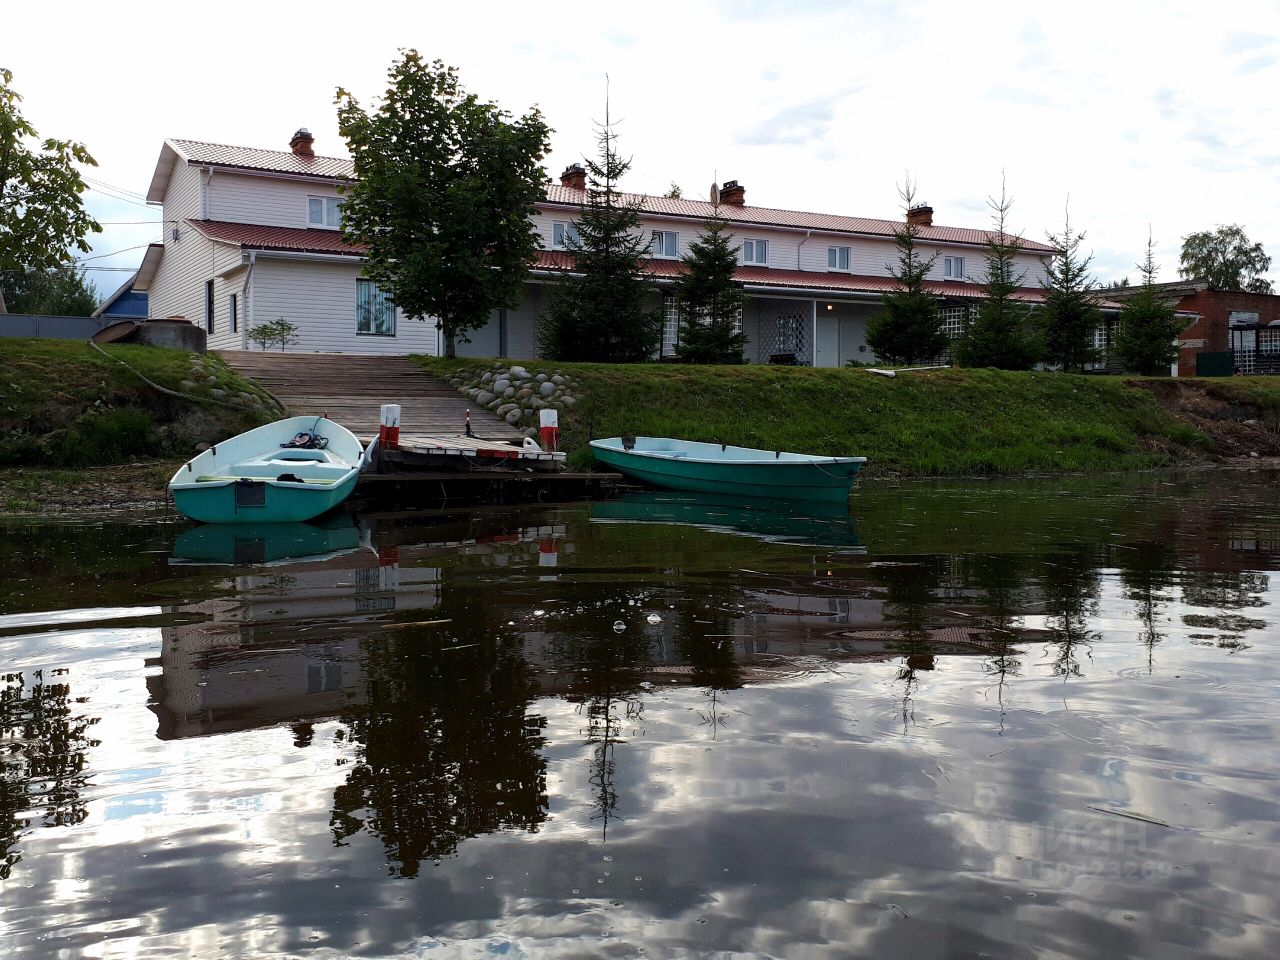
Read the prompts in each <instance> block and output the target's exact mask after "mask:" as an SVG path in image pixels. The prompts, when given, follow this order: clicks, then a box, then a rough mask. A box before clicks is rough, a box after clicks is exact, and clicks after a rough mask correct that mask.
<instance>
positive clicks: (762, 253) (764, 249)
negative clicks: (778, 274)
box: [742, 240, 769, 265]
mask: <svg viewBox="0 0 1280 960" xmlns="http://www.w3.org/2000/svg"><path fill="white" fill-rule="evenodd" d="M742 262H743V263H759V264H763V265H767V264H768V263H769V241H768V240H743V241H742Z"/></svg>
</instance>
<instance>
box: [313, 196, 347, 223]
mask: <svg viewBox="0 0 1280 960" xmlns="http://www.w3.org/2000/svg"><path fill="white" fill-rule="evenodd" d="M313 200H318V201H320V204H321V209H320V212H321V217H320V220H321V222H319V223H317V222H316V221H314V220H312V219H311V202H312V201H313ZM329 204H333V211H334V219H335V220H336V221H337V222H336V223H330V222H329ZM307 229H308V230H341V229H342V198H341V197H330V196H326V195H325V194H323V193H309V194H307Z"/></svg>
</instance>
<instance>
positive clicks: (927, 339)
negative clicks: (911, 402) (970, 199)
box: [867, 177, 947, 365]
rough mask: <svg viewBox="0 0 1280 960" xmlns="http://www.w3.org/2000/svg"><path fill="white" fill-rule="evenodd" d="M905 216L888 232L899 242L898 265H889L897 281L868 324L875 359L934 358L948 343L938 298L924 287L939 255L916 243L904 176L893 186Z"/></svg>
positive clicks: (910, 191) (911, 193)
mask: <svg viewBox="0 0 1280 960" xmlns="http://www.w3.org/2000/svg"><path fill="white" fill-rule="evenodd" d="M898 196H900V197H901V198H902V205H903V209H904V210H905V212H906V219H905V221H904V223H903V226H902V228H901V229H899V230H898V231H896V232H895V233H894V235H893V239H894V242H895V243H896V244H897V246H898V265H897V267H892V266H891V267H889V275H890V276H892V277H893V279H894V280H895V281H896V286H895V289H894V290H893V292H891V293H887V294H885V296H884V309H883V310H881V311H880V312H879V313H877V314H876V315H875V316H873V317H872V318H871V319H870V320H869V321H868V323H867V345H868V346H870V347H871V349H872V350H874V351H875V354H876V358H877V359H879V360H884V361H887V362H889V363H900V364H904V365H910V364H913V363H921V362H926V361H929V360H933V359H935V358H936V357H938V356H940V355H941V354H942V352H943V351H944V350H946V348H947V335H946V333H944V332H943V329H942V318H941V316H940V315H939V313H938V298H937V297H935V296H934V295H933V294H931V293H930V292H929V291H928V290H926V289H925V278H926V277H927V276H928V275H929V271H930V270H932V269H933V264H934V262H935V261H937V259H938V255H937V254H934V255H933V256H932V257H929V258H928V259H927V260H926V259H924V258H923V257H922V256H921V254H920V251H919V250H918V249H917V248H916V244H917V240H918V237H919V236H920V228H919V227H918V226H917V225H916V224H914V223H912V222H911V219H910V217H911V208H912V206H913V204H914V202H915V184H914V183H912V182H911V178H910V177H908V178H907V180H906V182H905V184H904V185H902V186H900V187H899V188H898Z"/></svg>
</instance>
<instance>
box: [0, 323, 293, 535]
mask: <svg viewBox="0 0 1280 960" xmlns="http://www.w3.org/2000/svg"><path fill="white" fill-rule="evenodd" d="M104 349H105V350H106V351H107V353H109V354H110V356H111V357H112V358H119V359H121V360H124V361H125V362H126V363H128V364H129V365H130V366H132V367H133V368H135V369H136V370H138V371H139V372H140V373H142V374H143V375H144V376H146V377H147V378H148V379H150V380H152V381H153V382H155V383H157V384H159V385H161V386H163V387H167V388H169V389H171V390H175V391H179V392H183V393H190V394H192V395H194V396H197V397H214V396H220V397H221V398H222V399H225V400H227V401H229V402H233V403H245V404H247V405H248V406H247V409H233V408H231V407H227V406H219V405H216V404H212V403H201V402H199V401H196V400H188V399H182V398H178V397H172V396H168V395H166V394H164V393H161V392H159V391H157V390H155V389H153V388H152V387H150V386H148V385H147V384H146V383H144V382H143V381H142V380H141V379H139V377H138V376H137V375H136V374H135V373H133V372H131V371H130V370H129V369H127V368H126V367H124V366H122V365H121V364H119V363H117V362H115V360H114V359H109V358H108V357H104V356H103V355H102V354H101V353H98V352H97V351H96V350H94V349H92V348H91V347H90V346H88V345H87V344H86V343H83V342H81V341H71V340H28V339H19V338H4V339H0V466H3V467H23V468H27V469H23V470H13V471H6V472H5V476H4V478H3V480H2V481H0V488H2V489H3V491H4V496H3V501H2V502H0V507H4V508H5V509H7V510H9V511H14V510H23V511H28V510H33V509H39V508H40V506H39V505H40V504H41V503H42V501H43V500H44V499H46V496H47V498H48V499H51V500H57V499H59V491H62V490H66V489H69V488H73V487H76V486H77V485H80V484H82V483H85V482H87V480H88V477H87V475H86V474H85V473H84V472H83V468H86V467H90V466H93V467H99V466H105V465H111V464H125V463H136V462H138V461H143V460H156V459H160V458H164V459H165V461H166V462H175V461H177V462H180V461H182V460H185V459H187V458H188V457H190V456H191V455H192V454H193V453H194V452H195V445H196V444H197V443H199V442H201V441H205V442H214V443H216V442H217V441H218V440H220V439H222V438H224V437H227V436H230V435H232V434H235V433H238V432H241V431H243V430H246V429H249V428H250V427H252V426H255V425H256V424H258V423H262V422H265V421H266V420H269V419H271V418H272V416H273V415H274V407H273V406H272V405H271V402H270V400H269V398H268V397H267V394H266V393H265V391H263V390H262V388H260V387H259V386H257V385H256V384H253V383H250V382H248V381H246V380H244V379H242V378H240V377H238V376H237V375H236V374H234V373H233V372H232V371H231V370H230V368H228V367H227V366H226V364H225V363H223V362H222V360H221V359H219V358H218V357H216V356H213V355H205V356H199V355H196V354H190V353H186V352H185V351H181V350H162V349H159V348H155V347H141V346H129V345H108V346H106V347H105V348H104ZM215 390H216V391H218V394H215V393H214V391H215ZM246 397H247V398H249V399H247V400H246V399H245V398H246ZM255 398H256V399H257V403H255V402H254V401H255ZM157 471H158V472H157V475H159V473H162V472H163V470H159V468H157ZM135 472H137V471H135ZM146 473H147V472H146V471H145V470H144V471H141V472H140V473H139V476H142V475H143V474H146ZM148 475H149V474H148ZM132 479H133V478H132V477H131V480H132ZM166 479H167V478H166ZM115 485H116V486H119V482H118V481H117V482H116V483H115ZM158 489H159V490H163V483H162V482H161V483H159V484H158Z"/></svg>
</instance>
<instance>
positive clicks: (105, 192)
mask: <svg viewBox="0 0 1280 960" xmlns="http://www.w3.org/2000/svg"><path fill="white" fill-rule="evenodd" d="M89 189H90V190H92V191H93V192H94V193H100V194H102V195H103V196H104V197H110V198H111V199H112V200H119V201H120V202H121V203H132V204H133V205H134V206H137V207H150V206H151V204H149V203H147V202H146V201H145V200H134V199H133V198H132V197H125V196H121V195H120V194H116V193H112V192H111V191H110V190H104V189H102V187H95V186H92V185H90V187H89Z"/></svg>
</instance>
